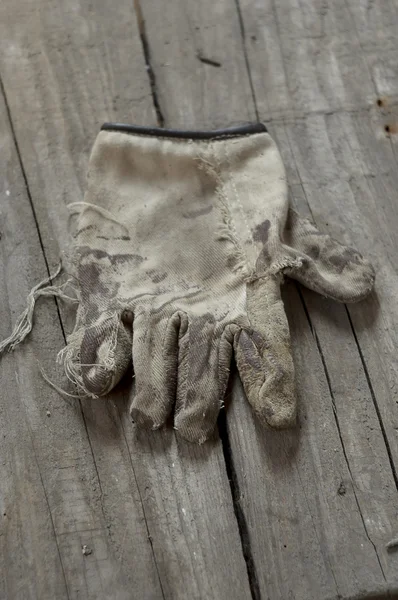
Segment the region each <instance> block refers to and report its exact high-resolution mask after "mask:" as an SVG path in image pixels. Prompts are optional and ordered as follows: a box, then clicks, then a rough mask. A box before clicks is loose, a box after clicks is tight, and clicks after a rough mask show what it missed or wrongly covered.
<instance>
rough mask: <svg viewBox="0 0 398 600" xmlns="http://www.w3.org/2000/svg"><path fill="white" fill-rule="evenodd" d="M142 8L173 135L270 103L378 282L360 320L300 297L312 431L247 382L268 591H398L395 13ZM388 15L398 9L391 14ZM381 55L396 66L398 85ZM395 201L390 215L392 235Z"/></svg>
mask: <svg viewBox="0 0 398 600" xmlns="http://www.w3.org/2000/svg"><path fill="white" fill-rule="evenodd" d="M372 7H373V3H372V4H371V6H370V8H369V11H368V12H369V13H372V10H373V8H372ZM141 8H142V12H143V17H144V22H145V31H146V36H147V39H148V43H149V50H150V56H151V65H152V68H153V70H154V75H155V79H156V91H157V98H158V100H159V104H160V109H161V112H162V114H163V115H164V117H165V124H166V126H185V127H189V126H192V122H193V119H196V120H197V123H198V125H203V126H206V127H212V126H215V125H221V124H223V125H225V124H228V123H231V122H232V123H234V122H239V121H242V120H245V119H247V118H248V116H249V115H251V114H252V113H253V111H254V110H255V107H257V110H258V114H259V117H260V118H262V119H263V120H265V121H266V122H267V123H269V127H270V131H271V133H272V134H273V135H274V137H275V138H276V140H277V141H278V144H279V146H280V148H281V151H282V154H283V157H284V160H285V163H286V167H287V172H288V177H289V183H290V185H291V191H292V201H293V203H294V204H296V205H297V207H298V208H300V209H301V211H302V212H304V213H307V215H308V216H312V217H313V218H315V220H316V221H317V222H318V224H319V226H320V227H321V228H322V227H324V228H326V230H327V231H329V232H331V233H332V234H334V235H335V236H336V237H338V238H339V239H340V240H341V241H345V242H346V243H351V244H355V245H357V247H358V248H359V249H360V250H361V251H362V252H363V253H364V254H367V255H369V257H370V258H371V259H372V260H373V262H374V263H375V266H376V268H377V270H378V273H379V277H378V284H377V295H376V294H374V295H373V296H372V297H371V298H370V299H369V300H368V301H366V302H364V303H361V304H360V305H358V306H354V307H350V309H349V313H347V311H346V309H345V307H344V306H338V305H336V304H334V303H332V302H329V301H328V302H327V301H325V300H323V299H321V298H319V297H317V296H316V295H315V294H311V293H310V292H306V291H301V292H300V295H298V292H297V291H296V288H295V287H294V286H293V287H292V286H289V287H287V295H286V302H287V307H288V313H289V317H290V323H291V329H292V338H293V348H294V355H295V363H296V370H297V387H298V396H299V400H300V423H301V429H300V430H299V431H297V432H292V433H281V434H276V433H271V432H264V431H263V430H261V428H259V426H258V424H257V423H256V422H255V420H253V417H252V415H251V412H250V410H249V408H248V406H247V404H246V403H245V400H244V398H243V394H242V392H241V391H240V388H239V386H238V384H235V387H234V388H233V394H232V395H233V401H232V402H231V406H230V410H229V415H228V429H229V433H230V446H231V448H230V451H231V454H232V458H233V465H234V469H235V494H236V498H237V500H238V504H239V510H240V514H241V531H242V534H243V535H244V536H245V538H246V542H247V544H248V548H249V554H251V559H252V563H253V568H252V581H253V582H254V587H256V586H257V588H258V590H259V592H258V593H259V595H260V596H261V597H264V598H275V599H279V598H297V599H298V598H300V599H301V598H302V599H308V598H314V600H315V599H319V598H337V597H343V598H354V597H355V598H357V597H358V598H360V597H366V596H370V595H372V594H384V593H388V592H391V593H393V592H394V593H397V592H398V575H397V573H398V571H397V560H398V557H397V554H393V553H387V551H386V548H385V543H386V542H387V541H388V540H389V539H390V538H392V537H395V535H396V528H397V524H398V523H397V500H398V497H397V488H396V481H395V480H394V472H393V471H395V466H394V464H396V461H397V457H396V453H395V446H396V443H397V442H396V440H397V436H396V430H395V429H394V426H396V416H395V413H396V402H395V397H394V389H395V386H396V382H397V370H396V360H395V356H394V348H395V347H396V344H394V341H395V340H394V336H395V332H394V329H395V328H396V325H397V318H396V300H395V298H396V297H397V295H396V289H395V285H396V274H395V270H393V269H389V268H388V265H389V264H391V261H392V260H393V259H394V257H395V253H396V248H397V245H396V243H395V236H396V234H395V229H396V224H397V220H396V214H394V208H395V205H394V202H393V199H394V198H395V197H396V192H395V190H396V189H397V188H396V187H395V189H394V183H393V182H395V170H396V160H395V155H396V153H394V150H393V148H392V147H391V144H394V140H393V138H391V139H390V138H388V137H386V134H385V131H384V125H385V124H388V123H389V122H392V123H393V122H394V119H392V120H391V117H392V116H393V115H394V111H392V113H391V115H390V114H389V113H388V110H387V109H386V108H381V107H378V106H377V104H376V100H377V98H378V97H379V96H381V95H382V94H388V98H384V96H382V97H381V98H380V100H381V103H382V104H383V105H387V106H390V107H391V106H392V108H394V97H395V96H394V95H395V94H396V85H397V83H396V78H395V77H394V75H395V73H394V71H393V66H392V65H394V64H395V62H394V48H393V45H392V44H390V41H388V44H387V50H385V49H384V48H382V42H381V41H380V43H379V44H377V39H381V40H382V36H383V31H384V29H383V27H384V25H382V23H381V21H380V19H384V17H383V12H382V11H381V10H379V9H378V8H375V9H374V12H373V13H372V14H369V15H368V16H366V14H364V13H363V12H362V9H363V11H365V10H366V7H361V10H359V8H358V3H357V4H355V6H354V3H348V4H347V3H341V2H337V3H333V5H332V4H331V3H327V2H325V3H323V4H322V6H320V5H319V3H316V4H315V3H314V4H311V3H310V2H305V3H300V4H298V3H296V2H294V0H285V1H283V2H267V1H265V2H263V3H255V2H252V1H251V0H247V1H243V2H242V3H241V5H240V10H239V11H237V10H236V5H235V3H234V2H232V1H229V0H224V1H222V2H217V3H211V2H201V3H194V2H192V3H191V2H188V3H187V2H177V1H175V2H173V3H172V5H170V7H169V10H168V11H167V16H166V18H165V17H164V15H163V14H160V13H159V11H158V8H157V3H156V2H155V0H147V1H146V2H143V3H142V7H141ZM388 10H389V11H393V13H394V14H395V12H394V11H395V8H394V6H393V5H392V4H390V5H389V8H388ZM239 17H240V18H241V22H240V20H239ZM383 23H384V21H383ZM240 26H243V31H244V34H245V35H244V38H243V39H242V36H241V30H240ZM366 28H367V30H368V31H367V33H365V29H366ZM372 32H373V34H374V37H373V36H372ZM386 36H387V38H388V40H390V37H391V27H387V29H386ZM389 36H390V37H389ZM374 38H375V39H374ZM198 54H200V55H201V56H202V57H203V56H206V57H207V58H210V59H211V60H213V61H214V60H216V61H218V62H219V63H220V65H221V66H219V67H215V66H212V65H210V64H207V63H203V61H201V60H198ZM379 55H380V56H381V57H384V56H386V57H387V58H388V63H387V64H388V65H389V69H388V74H389V78H388V77H387V74H386V72H387V68H385V69H384V71H382V70H381V69H380V65H379V59H378V56H379ZM245 57H247V63H246V60H245ZM247 65H248V69H247ZM372 65H374V66H373V67H372ZM375 65H376V66H375ZM187 73H191V76H190V77H188V76H187ZM236 82H239V83H236ZM251 86H252V89H253V92H254V95H253V98H252V99H251V100H250V101H248V98H249V97H250V92H251V89H250V88H251ZM203 89H206V91H207V93H206V100H205V102H204V101H203V93H201V90H203ZM220 110H222V111H223V113H222V114H221V117H222V118H223V120H221V122H220ZM311 114H313V116H311ZM369 171H370V172H369ZM376 172H377V175H376ZM368 173H369V176H368ZM387 173H388V177H387V181H384V176H385V174H387ZM369 180H371V182H372V188H371V189H370V190H369V187H368V181H369ZM357 181H358V183H362V187H361V188H360V189H359V190H357V185H358V183H356V185H354V183H355V182H357ZM377 182H379V185H378V186H377V185H376V184H377ZM382 183H383V185H381V184H382ZM377 188H378V189H377ZM386 188H387V190H386ZM364 189H366V190H367V194H366V196H365V195H364V192H363V190H364ZM356 190H357V191H356ZM394 194H395V196H394ZM358 196H360V198H358ZM380 196H381V198H382V199H380ZM380 203H385V204H386V208H385V209H384V210H387V211H388V216H387V218H386V216H384V215H383V218H382V225H380V224H379V218H378V217H377V216H376V211H377V207H378V206H380ZM373 227H374V228H375V229H374V232H372V228H373ZM384 238H385V239H384ZM383 271H385V275H384V274H383ZM383 295H384V296H385V301H384V302H383V317H381V315H380V318H381V320H378V318H377V317H376V311H377V308H379V309H380V306H379V305H380V301H381V296H383ZM383 321H384V322H383ZM352 327H353V328H354V329H352ZM380 355H381V356H383V363H384V365H383V367H381V364H380V358H379V357H380ZM369 377H370V380H369ZM391 389H392V390H393V393H391V392H390V390H391ZM389 454H390V455H391V456H392V461H393V464H391V462H390V457H389ZM339 490H340V493H339Z"/></svg>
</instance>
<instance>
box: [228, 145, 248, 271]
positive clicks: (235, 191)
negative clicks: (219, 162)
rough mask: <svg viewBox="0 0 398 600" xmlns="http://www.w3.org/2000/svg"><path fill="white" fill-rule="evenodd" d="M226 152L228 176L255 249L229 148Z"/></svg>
mask: <svg viewBox="0 0 398 600" xmlns="http://www.w3.org/2000/svg"><path fill="white" fill-rule="evenodd" d="M224 154H225V159H226V162H227V165H228V176H229V180H230V182H231V186H232V189H233V192H234V195H235V199H236V203H237V205H238V208H239V209H240V214H241V216H242V218H243V221H244V223H245V225H246V229H247V233H248V234H249V238H250V242H251V245H252V248H253V249H254V240H253V234H252V232H251V230H250V227H249V222H248V220H247V217H246V214H245V211H244V210H243V204H242V202H241V200H240V197H239V194H238V190H237V189H236V185H235V182H234V179H233V173H232V165H231V160H230V156H229V154H228V152H227V148H224ZM248 262H249V261H248Z"/></svg>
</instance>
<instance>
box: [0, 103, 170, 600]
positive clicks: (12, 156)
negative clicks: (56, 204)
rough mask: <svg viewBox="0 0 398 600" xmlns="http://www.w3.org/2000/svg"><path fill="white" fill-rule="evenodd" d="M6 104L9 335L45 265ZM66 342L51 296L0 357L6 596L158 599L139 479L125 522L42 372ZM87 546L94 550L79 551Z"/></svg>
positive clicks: (130, 489)
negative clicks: (30, 328)
mask: <svg viewBox="0 0 398 600" xmlns="http://www.w3.org/2000/svg"><path fill="white" fill-rule="evenodd" d="M1 102H2V105H1V147H2V156H3V159H4V162H3V161H2V166H1V168H2V169H4V172H2V173H1V175H2V177H1V181H2V185H3V189H2V194H1V217H2V219H1V230H2V240H1V247H2V259H3V260H2V283H3V285H2V286H1V294H2V298H1V303H0V305H1V307H2V308H1V310H2V319H1V338H2V339H3V338H4V337H5V336H6V335H8V333H9V331H10V330H11V323H12V321H15V318H16V317H17V315H18V314H19V313H20V312H21V311H22V310H23V309H24V307H25V304H26V297H27V294H28V293H29V291H30V289H31V287H32V286H33V285H35V284H37V283H38V282H39V281H41V280H42V279H43V278H45V277H46V275H47V268H46V263H45V259H44V256H43V252H42V248H41V244H40V239H39V236H38V233H37V229H36V223H35V219H34V215H33V212H32V208H31V205H30V202H29V198H28V195H27V191H26V188H25V184H24V177H23V174H22V173H21V170H20V167H19V162H18V156H17V152H16V151H15V148H14V142H13V139H12V137H11V135H10V131H9V127H8V124H7V114H6V111H5V108H4V103H3V98H2V97H1ZM63 343H64V337H63V333H62V328H61V326H60V322H59V316H58V311H57V307H56V305H55V303H54V302H53V301H52V300H51V299H48V300H47V301H43V302H42V303H40V304H39V305H38V309H37V312H36V314H35V331H34V334H33V335H32V336H31V337H30V340H29V343H27V344H26V345H23V346H21V347H20V348H18V351H17V352H15V353H13V354H9V355H6V356H4V357H2V360H1V361H0V370H1V381H2V382H3V386H5V390H4V391H3V393H2V394H1V412H2V419H1V427H2V458H3V461H4V462H2V471H3V473H2V475H3V476H2V486H1V493H2V502H1V505H2V509H3V512H2V527H4V532H3V535H2V536H0V537H1V541H2V545H3V548H2V549H3V552H2V563H3V564H2V567H3V570H2V573H3V577H2V583H3V584H4V587H5V589H4V592H5V593H4V594H1V596H2V597H4V598H16V597H18V598H48V599H49V600H50V599H51V600H52V599H53V598H64V597H65V598H70V599H72V598H81V597H83V596H84V597H87V598H109V595H110V594H111V593H112V594H114V596H113V597H115V598H126V599H127V598H130V597H131V590H137V593H139V594H140V597H145V598H151V599H152V598H161V597H162V594H161V588H160V585H159V581H158V575H157V572H156V568H155V565H154V561H153V556H152V551H151V546H150V543H149V540H148V537H147V530H146V527H145V522H144V516H143V511H142V507H141V504H140V502H138V501H137V499H136V498H135V496H137V491H136V489H135V485H134V482H133V484H131V482H129V480H128V479H127V483H126V484H125V487H126V488H127V489H126V491H125V493H124V494H120V496H119V495H116V496H115V498H114V499H113V500H112V503H113V504H114V505H115V509H120V505H121V503H123V504H122V506H123V508H124V511H125V512H126V513H127V514H128V515H129V519H128V520H127V519H126V521H125V522H120V523H119V522H118V521H117V519H116V518H115V515H116V514H117V513H116V510H113V511H112V512H111V513H110V514H106V509H107V508H108V505H109V503H107V502H106V501H105V500H104V495H105V494H106V493H107V492H108V488H109V487H110V486H111V485H112V492H113V493H115V489H117V485H115V484H114V483H113V482H108V484H107V482H104V481H102V480H101V479H100V477H99V470H98V468H97V465H96V463H95V462H94V460H93V456H92V447H91V442H90V440H89V438H88V436H87V430H86V423H85V422H84V420H83V419H82V414H81V408H80V406H79V404H75V403H68V402H66V401H65V400H64V399H63V398H61V397H60V396H58V394H56V393H54V392H53V390H51V388H50V387H49V386H48V385H47V384H46V383H45V382H44V380H43V379H42V377H41V376H40V373H39V369H38V361H39V362H40V365H41V366H42V367H43V368H44V369H45V371H46V372H47V373H51V372H52V371H53V369H54V357H55V355H56V352H57V350H58V349H59V348H61V347H62V345H63ZM109 437H110V434H108V437H107V438H105V439H106V440H109ZM114 466H118V465H117V463H116V461H115V462H114ZM122 516H123V517H126V515H125V514H123V515H122ZM126 532H127V533H128V535H129V537H128V538H127V539H126V535H127V533H126ZM133 540H134V541H133ZM122 541H123V542H124V552H126V553H127V552H128V551H129V550H130V551H131V548H135V550H134V560H133V561H132V560H129V561H128V562H127V561H123V560H122V558H123V557H122V556H121V553H120V551H119V550H120V542H122ZM118 542H119V543H118ZM133 544H134V545H133ZM84 545H87V546H88V547H89V548H90V551H91V554H89V555H86V556H85V555H83V553H82V548H83V546H84ZM132 566H134V567H135V569H132V568H131V567H132ZM143 590H144V591H143Z"/></svg>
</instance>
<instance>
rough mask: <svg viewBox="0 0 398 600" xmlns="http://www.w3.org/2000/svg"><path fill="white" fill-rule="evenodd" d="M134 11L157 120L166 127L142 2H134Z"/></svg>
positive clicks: (138, 0)
mask: <svg viewBox="0 0 398 600" xmlns="http://www.w3.org/2000/svg"><path fill="white" fill-rule="evenodd" d="M134 9H135V14H136V17H137V24H138V31H139V34H140V39H141V45H142V51H143V54H144V60H145V66H146V70H147V73H148V78H149V85H150V87H151V94H152V102H153V106H154V109H155V112H156V119H157V122H158V125H159V127H164V123H165V119H164V115H163V112H162V108H161V106H160V102H159V97H158V90H157V86H156V75H155V71H154V69H153V67H152V63H151V53H150V49H149V44H148V38H147V34H146V28H145V19H144V15H143V14H142V9H141V4H140V0H134Z"/></svg>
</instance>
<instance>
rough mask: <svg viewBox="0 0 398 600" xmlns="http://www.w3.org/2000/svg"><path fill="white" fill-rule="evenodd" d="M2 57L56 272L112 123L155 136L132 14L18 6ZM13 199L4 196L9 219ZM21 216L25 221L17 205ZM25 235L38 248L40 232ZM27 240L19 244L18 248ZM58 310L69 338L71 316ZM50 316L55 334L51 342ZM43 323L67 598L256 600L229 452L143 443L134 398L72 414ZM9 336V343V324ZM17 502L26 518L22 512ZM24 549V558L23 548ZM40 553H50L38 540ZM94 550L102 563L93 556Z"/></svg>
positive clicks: (47, 470)
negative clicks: (101, 138) (71, 217)
mask: <svg viewBox="0 0 398 600" xmlns="http://www.w3.org/2000/svg"><path fill="white" fill-rule="evenodd" d="M0 54H1V58H0V73H1V75H2V79H3V85H4V90H5V95H6V98H7V102H8V107H9V112H10V117H11V121H12V124H13V128H14V133H15V138H16V141H17V144H18V148H19V152H20V156H21V160H22V164H23V168H24V172H25V174H26V179H27V185H28V191H29V194H30V197H31V200H32V205H33V207H34V212H35V217H36V219H37V223H38V229H39V232H40V242H41V244H42V247H43V249H44V254H45V259H46V263H47V265H48V266H49V267H50V270H54V267H55V266H56V265H57V263H58V259H59V253H60V251H62V250H64V249H65V248H67V244H68V231H67V227H68V219H67V214H68V213H67V209H66V205H67V204H68V203H69V202H73V201H78V200H82V199H83V192H84V188H85V173H86V168H87V160H88V154H89V150H90V147H91V145H92V143H93V141H94V138H95V135H96V134H97V132H98V130H99V127H100V125H101V124H102V122H104V121H106V120H112V119H114V120H115V119H116V118H117V120H120V121H123V120H124V121H136V122H141V123H154V122H155V113H154V110H153V106H152V97H151V91H150V86H149V81H148V74H147V70H146V67H145V63H144V57H143V54H142V47H141V42H140V37H139V34H138V29H137V24H136V20H135V15H134V12H133V6H132V4H131V3H128V2H122V3H117V4H116V5H110V4H109V3H105V2H104V3H102V2H100V3H96V4H95V6H94V5H89V4H87V3H85V2H81V3H79V2H77V3H75V4H74V5H73V8H72V7H71V5H70V4H69V3H64V2H61V1H59V2H54V1H52V2H47V1H45V0H43V1H41V2H40V3H39V5H38V4H35V5H32V4H31V3H29V2H23V3H22V4H18V6H15V4H14V3H13V2H11V1H9V0H7V1H6V2H3V3H2V5H1V7H0ZM9 144H11V141H9ZM17 166H18V165H17ZM17 166H16V167H14V168H17ZM12 193H13V192H12ZM10 199H11V196H10ZM10 199H9V200H8V196H6V198H5V200H4V202H5V206H7V205H8V204H9V203H10V202H11V200H10ZM7 200H8V204H7V203H6V201H7ZM25 201H26V197H25ZM15 210H16V211H18V210H20V209H19V207H18V206H17V205H16V204H15ZM30 218H31V220H32V216H31V217H30ZM26 227H27V228H28V229H29V230H31V231H32V233H31V235H33V234H34V229H35V225H34V223H33V222H31V224H30V226H29V225H28V224H26ZM15 228H16V224H14V227H11V226H10V228H9V231H7V233H8V238H7V243H8V244H12V240H13V239H14V237H15V236H16V231H15ZM34 235H36V236H37V232H36V233H35V234H34ZM36 239H37V238H36ZM24 254H27V255H29V256H30V260H31V261H32V262H33V264H35V265H36V263H38V258H37V256H38V255H39V254H40V245H39V244H38V245H37V248H34V249H28V248H27V249H25V251H24V252H22V248H21V255H22V256H23V255H24ZM43 265H44V263H43V264H42V271H43ZM14 268H15V267H14ZM42 271H39V267H38V266H36V268H35V269H32V271H28V273H26V272H25V271H23V272H21V273H20V274H19V278H18V279H17V280H16V281H15V283H14V287H15V295H16V296H17V298H18V302H17V303H15V309H14V311H13V315H12V316H13V319H12V320H15V315H16V314H17V313H18V312H19V311H20V310H21V308H22V307H23V305H24V299H25V298H26V295H27V293H28V290H29V288H30V287H31V286H32V285H33V284H34V283H35V282H37V281H39V280H40V279H42V278H43V276H45V271H44V274H43V272H42ZM27 274H28V275H29V277H28V276H27ZM11 302H14V300H10V303H11ZM59 308H60V314H61V316H62V324H63V326H64V327H65V328H66V330H69V329H70V327H71V324H72V323H73V316H72V317H71V315H70V314H69V312H68V311H67V310H66V309H65V308H64V306H62V305H61V306H60V307H59ZM50 310H53V312H54V322H53V323H48V324H47V325H46V328H45V329H43V331H42V332H41V327H42V328H43V323H46V315H47V313H48V312H49V311H50ZM36 322H37V324H36V327H35V330H34V332H33V333H32V335H31V337H30V343H28V344H26V346H24V348H23V351H24V352H29V348H30V352H31V356H32V359H31V361H33V362H32V363H31V367H30V369H31V375H30V379H29V380H28V379H27V378H26V377H25V379H26V381H27V382H28V383H27V385H29V386H33V384H32V381H34V382H35V384H34V385H37V386H39V389H40V395H35V396H34V398H33V400H32V399H30V398H29V402H27V405H28V408H29V411H30V412H33V413H34V416H35V418H37V419H38V418H39V417H38V416H37V415H36V413H38V412H39V411H40V409H42V411H43V412H42V413H40V421H39V423H40V425H42V419H44V426H46V425H47V428H49V426H50V423H51V429H50V433H51V436H50V437H49V436H44V435H42V434H41V437H40V438H39V441H40V451H41V453H40V454H39V453H38V452H37V455H38V463H39V466H40V467H41V469H42V471H43V480H44V485H45V486H46V492H47V496H48V502H49V510H48V512H49V514H51V516H52V519H53V522H54V535H55V541H56V542H57V543H58V547H59V552H60V556H61V559H62V562H63V566H64V577H65V579H66V584H67V593H68V594H69V597H70V598H80V597H84V598H96V599H97V598H116V599H118V598H137V599H138V598H139V599H141V598H151V599H152V598H153V599H155V598H162V597H164V598H170V599H171V598H173V599H178V598H181V599H185V598H187V597H189V598H210V597H214V598H232V597H235V598H239V599H240V598H249V597H250V588H249V582H248V577H247V571H246V565H245V561H244V558H243V553H242V547H241V540H240V537H239V531H238V526H237V522H236V518H235V514H234V508H233V503H232V497H231V492H230V486H229V482H228V478H227V473H226V470H225V464H224V458H223V452H222V447H221V444H220V443H219V442H217V441H216V442H212V443H210V444H208V445H207V446H205V447H202V448H196V447H191V446H189V445H187V444H184V443H182V442H177V441H176V440H175V437H174V433H173V432H172V431H165V432H159V433H158V434H157V435H156V436H155V435H153V436H148V435H146V434H145V435H143V436H139V437H138V438H137V435H136V433H135V432H134V431H133V429H132V425H131V422H130V419H129V418H128V415H127V406H126V403H127V398H128V396H129V395H131V393H132V391H131V387H130V388H129V386H128V384H126V385H127V388H122V389H119V390H118V391H117V392H116V393H115V394H113V395H112V396H110V397H109V398H107V399H104V400H101V401H95V402H94V401H85V402H83V403H82V411H81V410H80V408H79V405H76V404H74V403H73V401H71V404H69V403H68V402H65V400H64V399H62V398H60V397H59V396H58V395H57V394H56V393H55V392H53V391H52V390H50V388H49V387H48V386H46V385H45V384H44V383H43V381H42V380H41V379H40V376H39V375H38V368H37V366H36V364H35V360H36V358H39V359H40V361H41V363H42V364H43V366H44V367H45V370H46V372H47V373H48V374H49V375H51V376H52V378H53V379H55V381H56V383H57V384H58V385H61V386H63V387H65V379H64V378H62V374H61V373H55V371H54V367H55V355H56V350H57V349H60V348H61V347H62V344H63V339H62V335H61V334H62V331H61V328H60V324H59V322H57V312H56V310H55V305H54V304H53V303H52V302H51V300H48V301H43V302H42V305H41V308H40V311H39V312H38V317H37V320H36ZM3 326H4V331H3V335H5V334H6V333H7V332H8V331H9V330H10V328H11V322H10V319H8V320H5V321H4V323H3ZM53 331H54V333H52V332H53ZM51 335H54V336H55V335H57V336H58V338H56V339H55V340H54V343H53V344H52V346H51V351H50V352H48V353H47V354H45V355H44V356H42V354H43V352H42V351H41V350H39V348H40V341H42V340H43V338H44V339H47V338H49V337H50V336H51ZM45 347H46V346H45ZM22 356H23V354H21V351H20V349H19V350H18V351H16V352H15V354H13V355H11V356H8V357H7V360H8V361H11V362H9V364H11V367H9V368H10V369H11V370H12V368H13V365H14V364H15V361H21V360H22V358H21V357H22ZM0 364H1V363H0ZM33 378H36V379H33ZM36 380H37V381H38V383H37V382H36ZM33 389H34V388H33ZM43 390H44V391H43ZM71 391H73V390H71ZM47 398H48V401H47ZM47 406H48V407H49V410H50V412H51V417H48V418H47V417H46V409H47ZM43 415H44V416H43ZM55 417H57V418H55ZM32 418H33V417H32ZM47 419H48V420H47ZM39 423H38V422H36V421H35V424H36V427H37V429H38V431H39ZM46 431H47V430H46ZM17 451H18V448H16V449H14V452H17ZM16 456H17V458H18V454H17V455H16ZM11 467H12V463H11ZM12 501H13V503H14V505H16V506H18V505H19V503H21V502H23V501H24V499H21V498H19V497H18V496H15V497H14V498H13V500H12ZM44 514H45V513H44ZM43 518H44V516H43ZM10 543H11V542H10ZM12 543H13V544H14V545H15V547H16V548H17V549H19V551H20V552H24V551H25V550H24V542H23V540H14V539H13V540H12ZM34 543H35V546H36V548H38V547H39V545H40V536H39V535H38V539H37V540H34ZM82 544H87V545H88V546H89V547H90V548H91V549H92V554H91V555H89V556H83V554H82V548H81V546H82ZM10 578H11V580H12V581H13V578H12V575H11V574H10ZM30 578H32V574H31V572H30V571H27V572H26V579H27V580H28V581H29V580H30ZM50 583H51V582H49V584H48V585H50ZM15 585H16V583H15ZM42 586H43V589H44V590H45V594H47V596H45V594H44V592H43V596H35V595H34V593H32V594H31V595H30V596H29V595H28V596H27V597H29V598H30V597H32V598H34V597H40V598H41V597H54V596H51V593H52V592H51V590H50V589H49V588H48V587H47V583H46V580H45V579H44V581H43V582H42Z"/></svg>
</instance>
